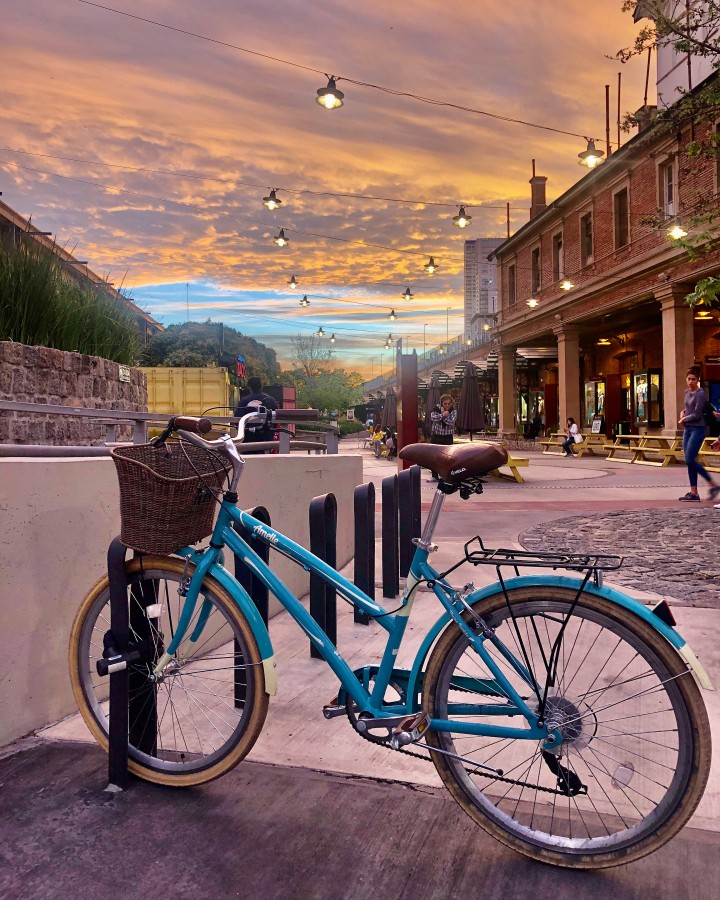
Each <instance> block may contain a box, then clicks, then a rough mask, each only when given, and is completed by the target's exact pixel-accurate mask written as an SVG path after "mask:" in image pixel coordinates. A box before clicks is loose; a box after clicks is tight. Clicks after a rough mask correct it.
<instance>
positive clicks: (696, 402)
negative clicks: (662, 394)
mask: <svg viewBox="0 0 720 900" xmlns="http://www.w3.org/2000/svg"><path fill="white" fill-rule="evenodd" d="M685 381H686V382H687V390H686V391H685V408H684V409H683V411H682V414H681V415H680V421H679V423H678V424H680V425H682V426H683V428H684V429H685V433H684V435H683V451H684V453H685V462H686V463H687V467H688V478H689V479H690V490H689V491H688V493H687V494H685V495H684V496H683V497H680V500H681V501H682V502H683V503H699V502H700V497H699V496H698V489H697V480H698V475H700V476H701V477H702V478H704V479H705V481H707V482H708V484H709V485H710V493H709V494H708V499H709V500H714V499H715V497H717V495H718V494H720V484H716V483H715V482H714V481H713V479H712V477H711V476H710V475H709V474H708V472H707V470H706V469H705V467H704V466H703V465H701V464H700V463H699V462H698V461H697V455H698V452H699V450H700V447H701V446H702V442H703V441H704V440H705V435H706V433H707V429H706V427H705V419H704V418H703V411H704V409H705V403H706V402H707V397H706V396H705V391H704V390H703V389H702V388H701V387H700V367H699V366H690V368H689V369H688V370H687V374H686V376H685Z"/></svg>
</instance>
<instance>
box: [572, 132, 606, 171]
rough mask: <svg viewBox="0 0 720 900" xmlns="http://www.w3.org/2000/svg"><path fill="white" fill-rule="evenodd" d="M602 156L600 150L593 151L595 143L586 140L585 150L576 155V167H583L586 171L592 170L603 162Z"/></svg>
mask: <svg viewBox="0 0 720 900" xmlns="http://www.w3.org/2000/svg"><path fill="white" fill-rule="evenodd" d="M603 156H605V154H604V153H603V151H602V150H596V149H595V141H592V140H590V138H588V142H587V149H585V150H583V151H582V153H578V165H579V166H585V168H586V169H594V168H595V166H597V165H599V164H600V163H601V162H602V161H603V160H602V158H603Z"/></svg>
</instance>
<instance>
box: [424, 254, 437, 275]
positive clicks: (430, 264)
mask: <svg viewBox="0 0 720 900" xmlns="http://www.w3.org/2000/svg"><path fill="white" fill-rule="evenodd" d="M424 268H425V271H426V272H427V273H428V275H432V273H433V272H437V270H438V267H437V266H436V265H435V260H434V259H433V258H432V256H431V257H430V259H429V260H428V261H427V263H425V266H424Z"/></svg>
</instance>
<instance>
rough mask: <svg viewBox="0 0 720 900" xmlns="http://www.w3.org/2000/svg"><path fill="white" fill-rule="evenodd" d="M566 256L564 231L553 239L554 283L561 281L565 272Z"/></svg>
mask: <svg viewBox="0 0 720 900" xmlns="http://www.w3.org/2000/svg"><path fill="white" fill-rule="evenodd" d="M564 257H565V254H564V253H563V236H562V231H560V232H558V234H554V235H553V239H552V267H553V281H560V278H561V277H562V275H563V274H564V272H565V258H564Z"/></svg>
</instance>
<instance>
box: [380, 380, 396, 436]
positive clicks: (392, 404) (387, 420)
mask: <svg viewBox="0 0 720 900" xmlns="http://www.w3.org/2000/svg"><path fill="white" fill-rule="evenodd" d="M380 427H381V428H390V429H391V430H392V431H395V430H396V429H397V394H396V393H395V391H394V390H393V389H392V388H391V387H390V388H388V392H387V394H386V395H385V406H384V407H383V414H382V420H381V422H380Z"/></svg>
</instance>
